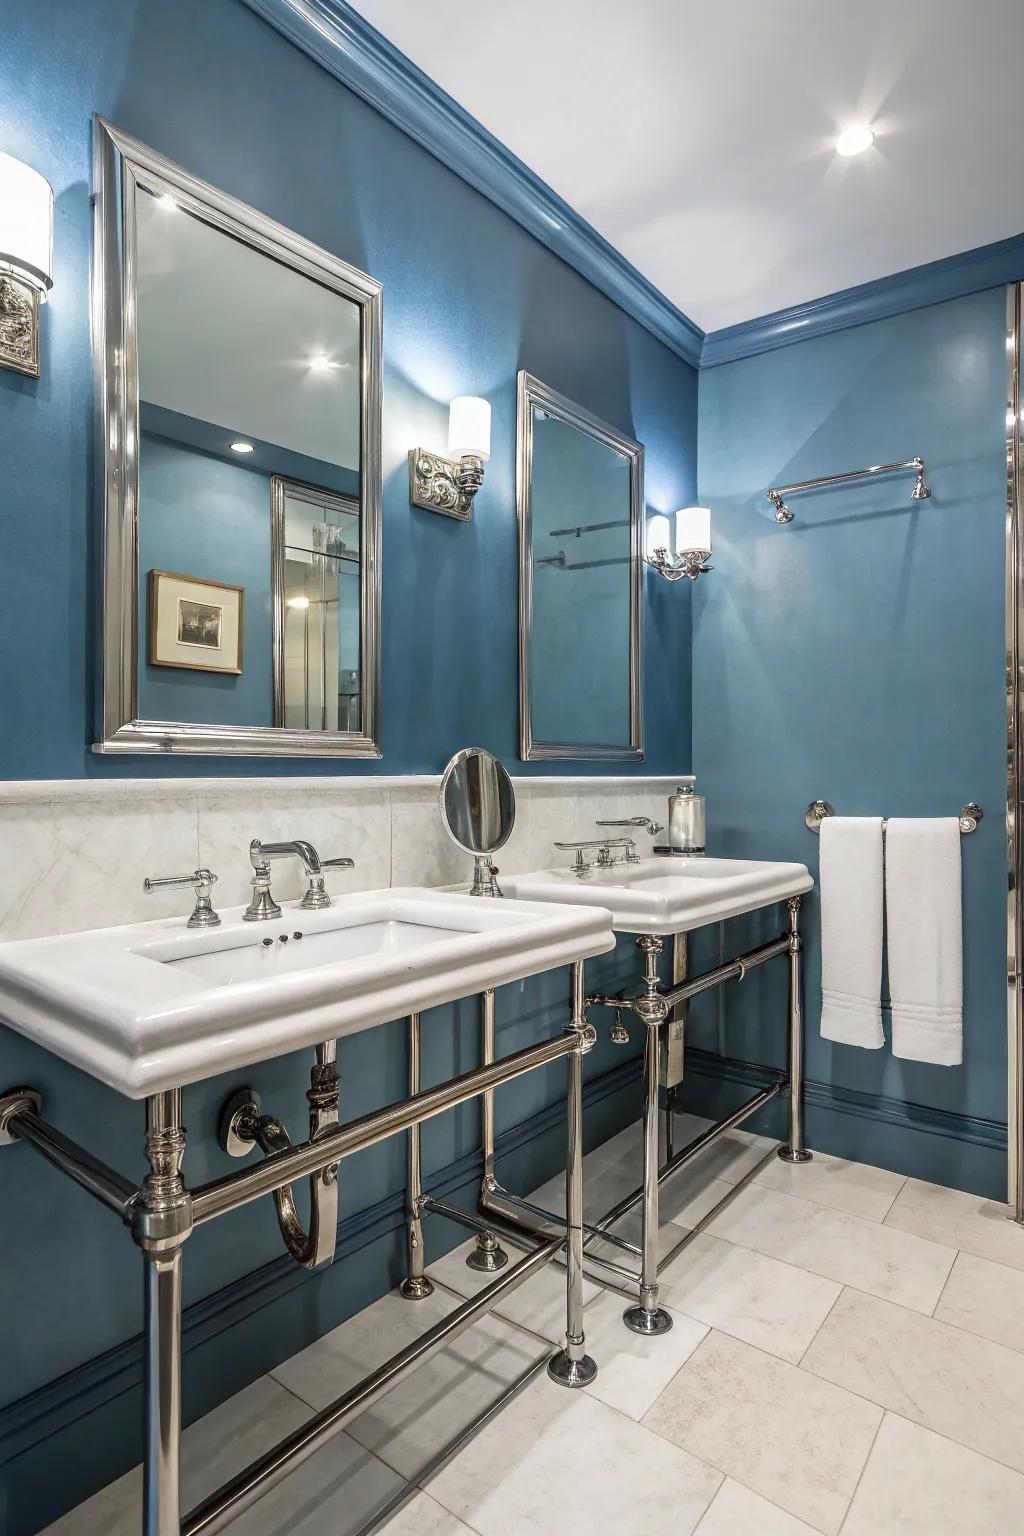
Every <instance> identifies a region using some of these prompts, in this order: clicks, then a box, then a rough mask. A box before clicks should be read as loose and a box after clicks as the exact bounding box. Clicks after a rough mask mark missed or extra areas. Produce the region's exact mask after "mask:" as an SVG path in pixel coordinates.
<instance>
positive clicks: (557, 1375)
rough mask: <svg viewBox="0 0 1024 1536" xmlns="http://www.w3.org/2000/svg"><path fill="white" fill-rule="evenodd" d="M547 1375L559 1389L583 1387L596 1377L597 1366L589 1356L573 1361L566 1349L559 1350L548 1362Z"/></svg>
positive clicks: (582, 1356)
mask: <svg viewBox="0 0 1024 1536" xmlns="http://www.w3.org/2000/svg"><path fill="white" fill-rule="evenodd" d="M548 1375H549V1376H550V1377H551V1380H552V1381H557V1383H558V1385H559V1386H560V1387H585V1386H588V1385H589V1384H590V1382H592V1381H593V1379H594V1377H595V1376H596V1375H597V1366H596V1364H595V1363H594V1361H593V1360H592V1359H591V1358H590V1356H589V1355H581V1356H580V1358H579V1359H578V1360H574V1359H573V1358H572V1356H571V1355H570V1354H569V1351H568V1350H567V1349H560V1350H559V1351H558V1353H557V1354H556V1355H552V1356H551V1359H550V1360H549V1361H548Z"/></svg>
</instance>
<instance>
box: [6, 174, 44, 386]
mask: <svg viewBox="0 0 1024 1536" xmlns="http://www.w3.org/2000/svg"><path fill="white" fill-rule="evenodd" d="M52 274H53V189H52V188H51V186H50V184H49V182H48V181H45V180H44V178H43V177H42V176H40V174H39V172H38V171H34V170H33V169H32V167H31V166H28V165H25V164H24V163H23V162H22V161H21V160H15V159H14V157H13V155H5V154H3V153H0V367H2V368H13V369H14V370H15V372H16V373H27V374H28V376H29V377H30V378H32V379H38V377H39V305H40V303H45V301H46V295H47V292H48V291H49V289H50V288H52V287H53V275H52Z"/></svg>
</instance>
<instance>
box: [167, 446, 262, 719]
mask: <svg viewBox="0 0 1024 1536" xmlns="http://www.w3.org/2000/svg"><path fill="white" fill-rule="evenodd" d="M139 509H140V516H139V636H140V646H139V715H140V716H141V718H142V719H143V720H196V721H200V722H202V723H203V724H208V723H209V724H221V725H273V723H274V665H273V654H272V649H271V639H272V634H273V629H272V624H273V611H272V604H271V594H270V544H271V539H270V481H269V479H268V478H267V476H266V475H264V474H259V473H258V472H256V471H254V470H250V469H245V468H243V467H242V465H241V464H229V463H227V462H226V461H225V460H223V459H219V458H214V457H213V456H212V455H210V454H205V453H200V452H198V451H197V450H196V449H195V448H192V447H189V446H188V445H187V444H184V443H173V442H169V441H168V439H167V438H165V437H154V436H153V435H151V434H150V433H148V432H143V433H142V434H141V437H140V453H139ZM153 570H156V571H176V572H177V573H178V574H179V575H181V576H195V577H198V578H200V579H201V580H209V581H225V582H229V583H230V584H231V585H232V586H238V587H244V588H245V608H244V636H243V661H242V673H241V676H237V677H236V676H234V675H232V674H230V673H227V674H225V673H217V672H200V671H193V670H191V669H188V668H185V667H153V666H150V665H149V663H148V660H147V655H148V651H147V646H146V641H145V638H144V637H145V636H146V635H147V632H148V622H149V580H148V575H149V572H150V571H153Z"/></svg>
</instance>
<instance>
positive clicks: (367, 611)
mask: <svg viewBox="0 0 1024 1536" xmlns="http://www.w3.org/2000/svg"><path fill="white" fill-rule="evenodd" d="M110 135H111V140H112V142H111V144H109V145H108V146H107V158H108V161H110V162H111V163H112V164H113V165H114V166H115V168H116V170H117V171H118V173H119V174H118V177H117V184H118V186H119V189H120V194H121V206H122V209H123V216H124V220H125V224H126V231H125V234H124V238H123V244H124V246H125V247H126V248H128V249H129V250H130V254H131V258H132V259H130V260H127V261H121V262H116V261H115V260H114V257H113V254H112V252H113V246H112V243H111V242H109V241H108V242H106V243H105V246H104V254H105V256H106V258H107V261H106V270H105V272H104V278H103V281H104V283H105V291H104V299H105V301H106V303H107V304H108V306H110V304H111V301H112V300H113V299H114V297H115V295H116V298H117V300H118V302H119V305H120V311H121V321H122V324H123V326H124V329H125V333H126V347H125V350H126V353H129V354H130V352H131V351H132V350H133V351H134V353H135V355H136V357H137V383H138V388H137V395H136V393H135V392H134V390H133V388H132V384H133V380H132V378H131V376H130V374H129V373H128V372H127V371H126V370H125V371H124V372H125V378H124V383H123V386H122V385H121V384H120V382H119V379H120V374H121V372H122V370H119V369H118V368H117V364H116V359H112V358H111V356H110V354H109V352H108V356H107V358H106V359H105V361H106V365H107V366H106V387H107V402H106V404H107V408H108V410H109V409H110V407H111V406H115V407H116V408H117V409H118V410H121V411H123V413H124V418H125V422H126V432H125V439H124V452H123V458H124V464H123V473H124V478H123V479H122V480H117V479H116V478H115V477H112V475H111V473H110V468H111V466H110V464H109V462H108V464H107V465H106V466H105V491H106V495H107V498H108V508H109V509H110V510H112V511H113V512H114V513H115V520H114V521H116V520H117V519H118V518H119V520H120V524H121V532H122V534H124V533H125V532H127V534H128V535H129V542H133V543H134V560H133V565H134V570H133V571H131V572H124V571H122V572H120V575H121V578H122V580H121V582H120V583H119V584H118V583H117V582H115V581H114V580H113V576H114V575H116V574H118V573H117V572H116V570H115V565H116V560H115V559H112V558H111V550H110V540H111V538H112V537H114V538H116V537H117V536H118V535H117V532H116V530H114V529H113V524H112V520H111V519H110V518H108V520H107V527H108V548H107V570H106V572H105V590H104V604H105V619H106V620H107V621H108V622H107V623H106V625H105V629H106V640H107V644H106V646H105V653H104V734H105V736H106V737H107V738H108V739H107V740H105V741H104V742H103V744H102V748H103V749H106V750H132V749H133V747H134V749H135V750H154V749H158V750H164V751H166V750H174V749H175V748H181V749H183V750H188V751H197V750H211V751H236V752H243V751H245V752H256V753H262V752H291V751H299V752H301V751H309V750H312V751H316V752H320V753H330V754H332V755H341V756H348V755H357V754H366V755H379V743H378V731H377V714H378V704H377V697H376V694H377V681H378V672H379V659H378V655H377V640H378V637H377V627H378V623H379V571H378V566H377V549H378V541H379V448H378V446H377V444H378V443H379V390H380V379H379V364H380V357H379V285H377V284H375V283H374V282H373V280H372V279H369V278H365V277H364V276H363V274H361V273H358V272H356V271H355V269H353V268H350V267H348V266H347V264H345V263H342V262H339V261H337V259H336V258H334V257H331V256H330V255H329V254H328V253H326V252H322V251H319V250H318V249H317V248H316V247H313V246H310V245H308V243H307V242H305V241H303V240H301V239H300V238H299V237H298V236H295V235H292V234H291V233H290V232H289V231H286V230H283V229H281V228H280V227H279V226H277V225H274V224H272V223H271V221H269V220H266V219H264V218H263V216H262V215H259V214H257V213H255V212H254V211H253V210H251V209H248V208H246V207H245V205H243V204H240V203H237V202H236V201H235V200H234V199H232V198H230V197H228V196H227V195H226V194H223V193H220V192H217V191H216V190H215V189H213V188H208V187H206V186H205V185H204V184H202V183H198V182H196V181H195V180H194V179H193V178H191V177H189V176H188V175H187V173H185V172H182V171H179V170H178V168H176V167H173V166H170V165H169V164H168V163H167V162H165V161H162V160H161V159H160V157H157V156H155V155H154V154H153V152H152V151H148V150H145V149H144V148H143V147H142V146H138V145H135V144H134V143H133V141H126V140H124V139H123V137H122V136H119V135H115V134H114V131H113V130H110ZM133 152H134V153H133ZM104 206H105V207H106V208H107V209H108V210H109V207H110V198H109V197H108V198H107V202H106V204H105V205H104ZM111 269H114V270H111ZM368 417H369V418H370V419H368ZM133 419H134V421H135V423H136V432H135V434H134V435H133V434H132V432H131V423H132V421H133ZM368 444H369V445H370V446H371V447H372V452H371V454H370V462H369V464H367V463H366V462H364V461H365V460H366V458H367V448H368ZM133 449H134V451H132V450H133ZM112 453H113V449H112V448H108V459H109V457H110V456H111V454H112ZM117 467H118V469H121V468H122V466H121V465H118V466H117ZM119 486H123V487H124V489H123V490H119V489H118V487H119ZM122 547H124V545H123V544H122ZM128 576H131V577H132V578H133V580H132V589H133V591H134V593H135V611H134V614H133V615H132V617H133V619H134V626H135V633H134V636H133V637H132V639H133V641H134V644H133V645H132V647H131V659H130V661H129V659H128V658H126V656H125V654H124V650H125V647H124V639H125V637H124V635H123V633H122V634H121V636H120V640H121V646H120V648H119V649H117V650H116V651H115V650H112V649H111V646H112V643H113V640H114V636H113V634H112V626H111V625H110V623H109V620H110V619H111V618H112V616H113V615H112V614H111V612H110V609H111V606H112V605H114V604H117V603H120V605H121V607H122V610H123V608H124V606H125V591H124V588H125V585H126V581H125V579H124V578H127V577H128ZM129 673H130V675H128V674H129ZM118 676H120V682H121V691H120V697H119V698H115V697H113V687H114V685H115V684H116V682H117V681H118ZM126 695H127V697H126ZM118 712H119V713H120V716H121V718H120V719H112V716H113V715H116V714H117V713H118ZM126 715H127V716H128V718H125V716H126ZM111 737H112V738H113V739H112V740H111V739H109V738H111ZM129 743H131V744H129ZM200 744H201V745H200Z"/></svg>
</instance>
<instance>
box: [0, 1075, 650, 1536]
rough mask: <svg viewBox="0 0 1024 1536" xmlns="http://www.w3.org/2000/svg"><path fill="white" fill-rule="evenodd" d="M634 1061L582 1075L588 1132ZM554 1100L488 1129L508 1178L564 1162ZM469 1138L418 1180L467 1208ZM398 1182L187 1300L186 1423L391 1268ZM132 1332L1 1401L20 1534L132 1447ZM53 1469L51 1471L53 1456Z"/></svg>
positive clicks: (136, 1438)
mask: <svg viewBox="0 0 1024 1536" xmlns="http://www.w3.org/2000/svg"><path fill="white" fill-rule="evenodd" d="M639 1078H640V1060H639V1058H638V1057H636V1056H633V1057H631V1058H630V1059H629V1060H628V1061H625V1062H623V1064H622V1065H621V1066H619V1067H616V1068H614V1069H613V1070H612V1071H610V1072H606V1073H604V1074H602V1076H600V1077H598V1078H595V1079H593V1080H592V1081H590V1082H589V1083H587V1084H586V1085H585V1087H584V1108H585V1111H587V1123H586V1129H587V1134H588V1140H591V1141H593V1142H594V1143H597V1142H600V1141H603V1140H604V1139H605V1138H606V1137H607V1136H609V1135H611V1134H613V1133H614V1131H616V1130H618V1129H620V1128H621V1126H622V1125H625V1124H627V1123H628V1122H629V1121H630V1120H632V1119H635V1118H636V1115H637V1113H638V1099H637V1085H638V1082H639ZM564 1138H565V1106H564V1103H563V1102H561V1101H556V1102H555V1103H553V1104H551V1105H549V1106H547V1107H546V1108H545V1109H543V1110H541V1111H539V1112H538V1113H537V1114H535V1115H533V1116H531V1117H530V1119H528V1120H525V1121H523V1122H521V1123H520V1124H518V1125H515V1126H513V1127H511V1128H510V1129H509V1130H507V1131H505V1132H504V1133H502V1134H501V1135H499V1136H498V1137H497V1138H496V1143H495V1150H496V1153H497V1156H498V1158H499V1160H500V1164H501V1167H502V1171H503V1174H507V1176H508V1178H509V1182H510V1183H512V1184H513V1185H514V1186H515V1187H527V1188H529V1187H531V1185H530V1184H525V1185H523V1184H522V1183H521V1181H522V1180H532V1181H533V1182H536V1183H539V1182H541V1181H542V1180H543V1179H544V1178H546V1177H549V1176H550V1174H551V1173H553V1172H554V1171H555V1170H556V1168H557V1167H558V1166H559V1165H560V1163H561V1162H562V1161H564V1145H565V1141H564ZM482 1170H483V1164H482V1154H481V1151H480V1149H479V1148H477V1149H474V1150H473V1151H472V1152H470V1153H468V1154H467V1155H466V1156H464V1157H462V1158H460V1159H458V1160H457V1161H455V1162H453V1163H449V1164H448V1165H447V1166H446V1167H444V1168H442V1169H439V1170H437V1171H436V1172H434V1173H433V1174H430V1175H428V1176H427V1177H426V1178H425V1180H424V1187H425V1189H426V1190H427V1191H428V1192H429V1193H431V1194H435V1195H437V1196H439V1197H440V1198H447V1199H455V1200H456V1201H457V1203H462V1204H463V1205H465V1206H466V1207H467V1208H470V1209H473V1208H475V1203H476V1191H477V1189H478V1188H479V1182H480V1177H481V1173H482ZM404 1225H405V1194H404V1191H402V1190H399V1191H396V1192H395V1193H394V1194H391V1195H389V1196H387V1197H386V1198H385V1199H383V1200H380V1201H378V1202H377V1203H376V1204H375V1205H373V1206H370V1207H369V1208H368V1209H367V1210H364V1211H360V1212H359V1213H358V1214H356V1215H353V1216H350V1217H347V1218H345V1219H344V1220H343V1221H342V1222H340V1223H339V1227H338V1253H337V1257H336V1259H335V1261H334V1263H333V1264H332V1265H331V1266H330V1267H329V1269H327V1270H326V1271H322V1272H321V1271H318V1272H316V1273H312V1274H311V1273H310V1272H309V1271H307V1270H304V1269H301V1268H299V1266H298V1265H296V1264H295V1263H294V1262H293V1261H292V1260H291V1259H290V1258H289V1257H288V1256H287V1255H282V1256H281V1257H280V1258H278V1259H274V1260H273V1261H272V1262H271V1263H269V1264H265V1265H263V1266H262V1267H261V1268H259V1269H257V1270H255V1271H253V1272H252V1273H251V1274H249V1275H246V1276H244V1277H243V1278H242V1279H240V1280H237V1281H235V1282H233V1283H232V1284H231V1285H228V1286H225V1287H224V1288H223V1289H222V1290H220V1291H217V1292H216V1293H215V1294H214V1295H212V1296H208V1297H206V1298H204V1299H203V1300H201V1301H198V1302H196V1303H195V1304H194V1305H192V1306H190V1307H189V1308H188V1309H187V1311H186V1313H185V1316H184V1319H183V1331H182V1352H183V1356H184V1358H185V1369H184V1378H185V1409H184V1419H185V1422H186V1423H189V1422H191V1421H192V1420H194V1419H196V1418H199V1417H201V1416H202V1414H204V1413H207V1412H209V1410H210V1409H211V1408H212V1407H214V1406H215V1405H216V1404H217V1403H218V1402H221V1401H223V1400H224V1399H225V1398H226V1397H228V1396H230V1395H231V1394H232V1393H233V1392H236V1391H239V1390H241V1388H242V1387H244V1386H246V1385H247V1384H248V1382H250V1381H252V1380H254V1379H255V1378H256V1377H258V1376H260V1375H262V1374H263V1373H264V1372H265V1371H267V1370H270V1369H272V1368H273V1366H274V1365H277V1364H279V1363H280V1362H281V1360H283V1359H287V1358H288V1356H290V1355H291V1354H293V1353H295V1352H296V1350H298V1349H301V1348H303V1347H304V1346H305V1345H306V1344H308V1343H310V1342H312V1340H313V1339H315V1338H317V1337H320V1336H321V1335H322V1334H323V1333H325V1332H327V1331H329V1330H330V1329H331V1328H334V1327H337V1326H338V1324H340V1323H342V1322H344V1321H345V1319H346V1318H347V1317H350V1316H352V1315H353V1314H354V1313H355V1312H357V1311H360V1310H361V1309H362V1308H363V1307H364V1306H367V1305H369V1303H370V1302H371V1301H373V1300H375V1299H376V1298H377V1297H378V1296H381V1295H383V1294H384V1293H385V1292H386V1291H388V1290H389V1289H390V1288H391V1287H392V1286H393V1285H394V1284H395V1283H396V1281H397V1280H398V1279H399V1278H400V1277H401V1274H402V1272H403V1263H404ZM465 1236H466V1234H465V1231H464V1230H463V1229H461V1228H458V1227H455V1226H454V1225H452V1224H451V1223H449V1222H446V1221H444V1220H442V1219H441V1218H438V1217H432V1218H431V1220H430V1223H429V1227H428V1241H429V1245H430V1251H431V1254H432V1255H433V1256H434V1257H440V1256H441V1254H442V1253H444V1252H447V1250H448V1249H449V1248H451V1247H454V1246H455V1245H456V1244H458V1243H460V1242H463V1241H464V1240H465ZM141 1403H142V1337H141V1335H136V1336H135V1337H133V1338H131V1339H126V1340H125V1341H124V1342H123V1343H121V1344H119V1345H117V1346H116V1347H115V1348H114V1349H111V1350H108V1351H107V1352H106V1353H105V1354H103V1355H100V1356H97V1357H96V1358H95V1359H93V1360H90V1361H87V1362H86V1363H85V1364H83V1365H81V1366H79V1367H77V1368H76V1369H75V1370H73V1371H69V1372H68V1373H67V1374H66V1375H64V1376H61V1377H59V1378H58V1379H57V1380H56V1381H53V1382H50V1383H48V1384H47V1385H46V1386H45V1387H42V1388H40V1389H38V1390H37V1391H35V1392H32V1393H29V1394H28V1395H27V1396H25V1397H23V1398H21V1399H19V1400H18V1401H17V1402H14V1403H11V1404H10V1405H9V1406H7V1407H6V1408H4V1409H3V1410H0V1468H2V1469H3V1471H2V1472H0V1531H3V1533H4V1536H32V1533H34V1532H35V1531H38V1530H40V1529H42V1528H43V1527H44V1526H45V1525H47V1524H49V1523H50V1522H51V1521H53V1520H55V1519H57V1518H58V1517H59V1516H60V1515H61V1514H62V1513H64V1512H65V1511H66V1510H67V1509H70V1508H72V1507H74V1505H76V1504H78V1503H80V1502H81V1500H82V1499H84V1498H87V1497H88V1496H89V1494H90V1493H92V1492H95V1490H96V1489H97V1488H100V1487H103V1486H104V1485H105V1484H106V1483H107V1482H109V1481H111V1480H112V1478H114V1477H117V1476H119V1475H120V1473H122V1472H124V1471H126V1470H127V1469H128V1468H129V1467H131V1466H133V1465H134V1464H135V1463H136V1462H137V1461H138V1460H139V1458H140V1455H141V1432H140V1431H141ZM54 1467H59V1468H60V1472H61V1475H60V1477H59V1478H55V1477H54V1475H53V1468H54Z"/></svg>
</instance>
